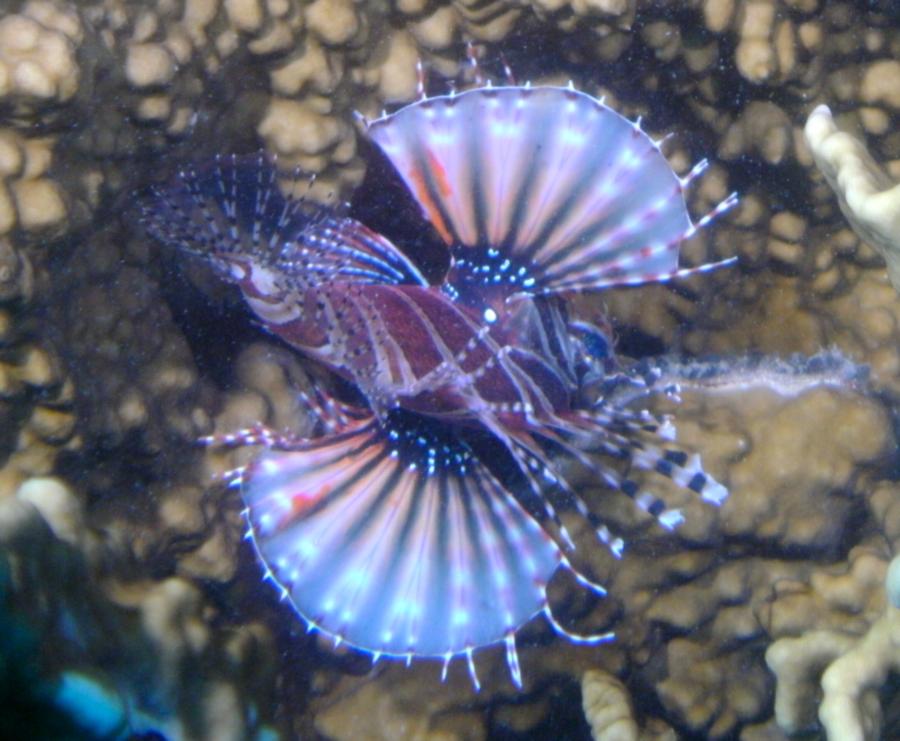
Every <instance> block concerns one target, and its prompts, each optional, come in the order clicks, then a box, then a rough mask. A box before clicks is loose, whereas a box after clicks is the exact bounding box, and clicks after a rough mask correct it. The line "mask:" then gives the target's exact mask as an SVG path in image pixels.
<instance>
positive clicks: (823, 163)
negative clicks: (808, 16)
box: [805, 62, 900, 290]
mask: <svg viewBox="0 0 900 741" xmlns="http://www.w3.org/2000/svg"><path fill="white" fill-rule="evenodd" d="M886 64H888V65H889V66H891V70H892V71H893V77H897V76H898V75H900V65H897V64H896V63H893V65H892V64H891V63H889V62H888V63H886ZM894 66H896V67H897V68H898V69H894ZM882 74H884V75H888V76H889V77H890V76H891V72H890V71H886V72H884V73H882ZM885 95H887V96H893V95H898V94H897V93H893V92H892V91H890V90H888V91H885ZM867 97H870V98H873V99H875V100H877V99H878V98H881V97H883V96H882V95H881V94H877V95H876V94H875V93H874V92H871V91H870V93H869V95H868V96H867ZM894 107H897V108H900V100H898V101H897V105H896V106H894ZM805 133H806V141H807V142H808V143H809V147H810V149H811V150H812V153H813V156H814V157H815V159H816V164H817V165H818V166H819V169H820V170H821V171H822V173H823V174H824V175H825V178H826V179H827V180H828V183H829V184H830V185H831V187H832V188H833V189H834V191H835V194H836V195H837V197H838V200H839V202H840V204H841V211H843V212H844V215H845V216H846V217H847V220H848V221H849V222H850V225H851V226H852V227H853V229H854V231H856V233H857V234H858V235H859V236H860V237H861V238H862V239H864V240H865V241H867V242H869V243H870V244H871V245H873V246H874V247H876V248H877V249H878V251H879V252H880V253H881V255H882V257H884V259H885V260H886V261H887V266H888V275H889V276H890V278H891V283H893V284H894V288H896V289H897V290H900V238H898V236H897V235H898V234H900V184H897V183H896V182H894V181H892V180H891V179H890V178H889V177H888V175H887V174H886V173H885V172H884V170H883V169H882V168H881V167H880V166H879V165H878V164H877V163H876V162H875V160H873V159H872V156H871V155H870V154H869V152H868V151H867V150H866V148H865V145H863V143H862V142H860V141H859V140H858V139H855V138H854V137H852V136H851V135H850V134H848V133H846V132H844V131H841V130H839V129H838V127H837V124H835V122H834V119H833V118H832V115H831V110H830V109H829V108H828V106H825V105H820V106H818V107H817V108H816V109H815V110H813V112H812V113H810V114H809V118H808V119H807V121H806V128H805Z"/></svg>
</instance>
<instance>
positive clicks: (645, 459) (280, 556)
mask: <svg viewBox="0 0 900 741" xmlns="http://www.w3.org/2000/svg"><path fill="white" fill-rule="evenodd" d="M363 124H364V126H365V128H366V131H367V133H368V136H369V137H370V138H371V140H372V141H373V142H374V143H375V144H376V145H377V146H378V147H380V149H381V150H382V152H383V153H384V154H385V155H386V157H387V158H388V160H389V161H390V163H392V165H393V167H394V168H396V170H397V172H398V173H399V175H400V176H401V177H402V180H403V181H404V182H405V185H406V186H407V187H408V189H409V191H410V192H411V194H412V196H413V197H414V199H415V200H416V201H417V202H418V205H419V206H420V207H421V210H422V212H423V214H424V216H425V218H426V219H427V220H428V221H429V222H430V224H431V225H432V226H433V227H434V229H435V230H436V232H437V234H438V235H439V236H440V238H441V239H442V240H443V242H444V243H446V249H447V250H448V251H449V258H450V259H449V269H448V270H447V272H446V274H445V275H444V276H443V278H442V279H441V280H440V281H439V282H436V283H429V282H428V281H427V280H426V278H425V277H424V276H423V273H422V272H421V271H420V269H419V267H417V265H416V263H415V262H414V261H413V260H412V259H411V257H410V256H408V255H407V254H405V253H404V252H403V251H402V250H401V249H399V248H398V247H397V246H395V245H394V244H393V243H391V242H390V241H389V240H388V239H387V238H386V237H384V236H382V235H381V234H378V233H376V232H374V231H372V230H370V229H369V228H367V227H366V226H364V225H363V224H362V223H360V222H359V221H357V220H354V219H352V218H350V217H348V216H346V215H342V213H340V212H339V211H337V210H333V209H326V208H322V207H314V206H312V205H311V204H309V203H307V202H305V201H304V200H302V199H293V198H289V197H286V196H284V195H282V193H281V191H280V190H279V187H278V183H277V180H278V173H277V171H276V168H275V166H274V164H273V163H271V162H269V161H268V160H267V159H266V158H265V157H263V156H262V155H259V156H256V157H252V156H251V157H250V158H246V157H244V158H238V157H220V158H217V159H216V160H215V161H214V162H212V163H210V164H208V165H206V166H204V167H197V168H187V169H184V170H182V171H181V172H180V173H179V175H178V177H177V178H176V179H175V180H174V181H173V182H172V183H171V184H170V185H168V186H166V187H163V188H158V189H156V190H155V191H154V196H153V198H152V199H151V200H150V201H149V202H148V203H146V204H145V205H144V213H143V220H144V223H145V224H146V226H147V228H148V230H149V232H150V233H151V234H152V235H153V236H155V237H156V238H158V239H159V240H161V241H162V242H165V243H169V244H172V245H175V246H176V247H178V248H180V249H183V250H187V251H189V252H191V253H195V254H199V255H202V256H203V257H204V258H206V259H207V260H208V261H209V262H210V263H211V264H212V265H213V266H214V267H215V268H216V269H217V270H218V271H219V272H220V273H221V275H223V276H224V277H225V278H226V279H227V280H229V281H231V282H233V283H235V284H237V286H239V288H240V290H241V291H242V293H243V296H244V298H245V300H246V302H247V304H249V306H250V308H251V309H252V310H253V312H254V313H255V314H256V316H257V317H258V318H259V319H260V320H261V321H262V323H263V324H264V326H265V327H266V328H267V329H268V330H269V331H271V332H273V333H274V334H276V335H277V336H278V337H280V338H281V339H282V340H284V341H285V342H286V343H287V344H289V345H290V346H292V347H293V348H296V349H297V350H299V351H300V352H301V353H303V354H304V355H305V356H306V357H307V358H310V359H312V360H314V361H318V363H321V364H322V365H324V366H326V367H327V368H328V369H330V370H331V371H333V372H334V373H335V374H337V375H338V376H340V377H342V378H343V379H344V380H345V381H349V382H350V384H352V386H354V387H355V388H356V390H358V392H359V398H360V399H361V400H362V401H359V402H356V403H349V402H345V401H339V400H338V399H337V398H336V397H335V396H333V395H329V393H327V392H326V391H325V390H324V389H317V390H316V391H314V392H312V393H311V394H306V395H305V396H304V397H303V399H304V401H305V403H306V406H307V407H308V408H309V409H310V410H311V411H313V412H315V413H316V415H317V418H318V420H319V422H320V423H321V424H320V432H321V434H320V435H319V436H316V437H300V436H297V435H290V434H286V433H276V432H273V431H271V430H267V429H264V428H262V427H256V428H253V429H250V430H243V431H240V432H236V433H235V434H233V435H227V436H220V437H219V438H216V440H217V441H218V442H225V443H231V444H235V445H261V446H262V452H260V453H259V454H258V455H257V457H256V458H255V459H254V460H252V462H251V463H250V464H249V465H247V466H246V467H244V468H243V469H241V470H239V471H237V472H235V474H234V476H233V483H234V484H235V485H237V486H239V487H240V489H241V493H242V496H243V500H244V502H245V505H246V509H245V510H244V514H245V516H246V521H247V523H248V526H249V527H248V533H247V537H248V539H249V540H250V541H251V542H252V544H253V546H254V547H255V550H256V552H257V554H258V557H259V559H260V561H261V562H262V564H263V567H264V570H265V578H266V579H267V580H270V581H271V582H273V583H274V584H275V585H276V586H277V588H278V589H279V590H280V593H281V596H282V598H283V599H286V600H289V601H290V603H291V604H292V605H293V607H294V609H295V610H296V612H297V613H298V614H299V616H300V617H301V618H302V620H303V621H305V623H306V625H307V626H308V628H309V630H310V631H320V632H322V633H323V634H326V635H327V636H329V637H331V638H332V639H333V641H334V643H335V644H340V643H345V644H348V645H350V646H352V647H354V648H356V649H358V650H360V651H363V652H366V653H368V654H369V655H371V657H372V659H373V661H375V660H377V659H379V658H381V657H383V656H384V657H389V658H396V659H403V660H405V661H406V662H407V663H409V662H410V661H411V660H412V659H413V658H416V659H418V658H432V659H438V660H440V661H442V662H443V671H442V678H446V675H447V669H448V666H449V665H450V663H451V661H452V660H453V659H454V658H456V657H464V659H465V661H466V663H467V666H468V671H469V674H470V676H471V680H472V683H473V685H474V687H475V688H476V689H478V688H479V687H480V683H479V679H478V675H477V672H476V667H475V662H474V660H473V653H474V652H475V651H476V650H478V649H480V648H482V647H486V646H489V645H493V644H505V649H506V657H507V663H508V666H509V672H510V675H511V678H512V681H513V682H514V683H515V685H516V686H517V687H519V688H521V686H522V676H521V670H520V667H519V658H518V654H517V650H516V633H517V631H518V630H519V629H520V628H521V627H522V626H523V625H524V624H525V623H527V622H529V621H530V620H531V619H532V618H533V617H535V616H537V615H538V614H539V613H540V614H543V616H544V617H545V618H546V620H547V621H548V622H549V624H550V625H551V626H552V627H553V629H554V630H555V631H556V632H558V633H559V634H561V635H563V636H565V637H567V638H568V639H570V640H572V641H575V642H579V643H589V644H594V643H600V642H603V641H607V640H610V639H611V638H612V637H613V636H612V634H611V633H603V634H597V635H578V634H575V633H573V632H571V631H569V630H568V629H566V628H565V627H564V626H563V625H562V624H561V623H560V622H559V621H558V620H557V619H556V617H555V616H554V614H553V612H552V610H551V607H550V605H549V604H548V599H547V591H546V587H547V584H548V582H549V580H550V579H551V577H552V576H553V575H554V574H555V572H557V571H558V570H560V569H564V570H567V571H568V572H570V573H571V575H572V576H573V577H574V579H575V580H577V582H578V583H579V584H580V585H582V586H583V587H585V588H586V589H589V590H591V591H592V592H594V593H596V594H598V595H603V594H605V590H604V588H603V587H602V586H601V585H599V584H597V583H596V582H595V581H593V580H592V579H591V578H590V577H589V576H588V575H586V574H584V573H582V571H580V570H579V569H578V568H577V567H576V566H575V565H573V563H572V561H571V560H570V555H571V554H572V552H573V551H574V550H575V546H574V543H573V542H572V538H571V537H570V534H569V533H568V531H567V529H566V527H565V526H564V524H563V523H562V522H561V520H560V516H559V511H560V510H561V508H562V507H569V508H571V507H574V508H575V509H576V510H577V511H578V513H579V514H580V515H581V516H583V517H584V518H586V519H587V520H588V521H589V522H590V524H591V527H592V529H593V530H594V531H595V532H596V535H597V538H598V539H599V541H600V542H601V543H602V544H603V545H604V546H606V547H607V548H609V549H610V550H611V551H612V553H613V554H614V555H615V556H617V557H618V556H619V555H620V554H621V550H622V546H623V543H622V540H621V539H620V538H619V537H616V536H615V535H614V533H612V532H611V531H610V529H609V528H608V527H607V526H606V525H604V524H603V522H602V520H601V519H600V518H599V517H598V516H597V515H595V513H593V512H591V511H590V509H589V508H588V505H587V504H586V502H585V501H584V500H583V498H582V497H581V496H580V495H579V494H578V492H577V491H575V490H574V489H573V487H572V486H571V485H570V484H569V483H568V482H567V480H566V477H565V476H564V474H563V473H562V471H561V467H560V463H559V461H561V460H565V459H568V460H574V461H577V462H578V464H579V465H581V466H584V467H585V468H586V469H587V470H588V471H590V472H591V473H592V474H593V475H595V476H596V477H597V478H598V479H599V480H600V481H602V482H604V484H605V485H606V486H607V487H608V488H609V489H612V490H615V491H617V492H619V493H621V494H622V495H625V496H627V497H630V498H631V499H632V500H633V501H634V503H635V505H636V506H638V507H640V508H641V509H642V510H645V511H646V512H648V513H650V514H651V515H652V516H654V517H655V518H656V519H657V521H658V522H659V523H660V524H661V525H662V526H664V527H666V528H673V527H674V526H676V525H677V524H678V522H679V521H680V519H681V515H680V513H679V512H678V511H676V510H670V509H667V508H666V506H665V504H664V503H663V502H662V500H660V499H659V498H657V497H655V496H654V495H653V494H651V493H649V492H647V491H646V490H644V489H642V487H641V486H640V485H639V484H638V483H637V482H636V481H635V480H633V479H632V478H629V477H628V476H627V475H625V474H623V473H621V471H622V470H623V469H624V470H626V471H627V470H631V469H644V470H648V471H655V472H657V473H658V474H662V475H664V476H666V477H669V478H670V479H672V480H673V481H674V482H675V483H677V484H678V485H680V486H682V487H686V488H687V489H690V490H693V491H694V492H696V493H697V494H698V495H699V496H700V497H702V498H703V499H704V500H706V501H707V502H710V503H712V504H719V503H720V502H722V500H723V499H724V498H725V497H726V496H727V491H726V489H725V487H724V486H723V485H721V484H720V483H718V482H716V481H715V480H714V479H713V478H712V477H711V476H710V475H709V474H707V473H705V472H704V470H703V468H702V466H701V463H700V460H699V457H698V456H697V455H688V454H686V453H685V452H683V451H681V450H678V449H675V448H674V447H673V446H672V444H671V441H672V437H673V435H672V426H671V423H670V422H668V421H667V420H663V419H657V418H655V417H654V416H652V415H651V414H650V413H649V412H647V411H645V410H641V409H637V410H636V409H632V408H631V405H630V404H627V405H626V404H623V403H619V402H618V401H617V397H616V396H615V395H612V394H610V395H604V394H602V393H601V394H600V395H599V398H597V395H596V394H595V398H593V399H588V400H585V399H584V394H583V393H581V392H582V391H583V389H584V385H585V382H586V379H587V378H588V377H591V376H593V377H596V376H597V375H598V374H599V375H600V377H601V378H602V377H606V376H608V375H609V374H611V373H616V372H617V371H615V370H611V369H610V357H609V354H610V352H611V351H610V349H609V348H610V346H611V336H610V331H609V329H608V327H607V326H606V325H604V324H603V323H602V322H601V323H600V324H597V323H592V322H590V321H583V320H579V319H577V318H573V317H571V316H570V308H569V306H568V298H569V297H570V296H571V295H573V294H575V293H577V292H583V291H597V290H600V289H603V288H607V287H611V286H632V285H640V284H645V283H654V282H661V281H667V280H670V279H673V278H679V277H682V276H687V275H691V274H694V273H703V272H706V271H709V270H711V269H714V268H717V267H719V266H721V265H724V264H727V263H728V262H730V261H723V262H719V263H711V264H705V265H701V266H699V267H691V268H681V267H679V264H678V263H679V259H678V255H679V246H680V244H681V243H682V241H683V240H684V239H686V238H688V237H690V236H691V235H692V234H694V232H695V231H696V230H697V229H698V228H700V227H702V226H704V225H705V224H707V223H708V222H709V221H710V220H711V219H713V218H714V217H716V216H717V215H718V214H720V213H722V212H724V211H725V210H726V209H728V208H730V207H731V206H732V205H733V204H734V203H735V202H736V196H735V195H734V194H732V195H731V196H729V197H728V198H727V199H725V200H724V201H723V202H722V203H720V204H719V205H718V206H717V207H716V208H714V209H713V210H712V212H711V213H710V214H709V215H707V216H705V217H704V218H702V219H700V220H699V221H698V222H697V223H694V222H693V221H692V220H691V218H690V215H689V213H688V210H687V207H686V204H685V199H684V191H685V188H686V186H687V185H688V183H689V182H690V181H691V180H692V179H693V178H694V177H696V176H697V175H698V174H699V173H700V172H702V170H703V169H704V167H705V166H706V163H705V161H704V162H701V163H699V164H698V165H697V166H696V167H695V168H694V169H693V170H692V171H691V172H690V173H689V174H688V175H687V176H686V177H683V178H682V177H679V176H677V175H676V174H675V173H674V172H673V170H672V168H671V167H670V166H669V164H668V162H667V160H666V158H665V157H664V156H663V154H662V153H661V151H660V142H657V141H655V140H653V139H652V138H651V137H649V136H648V135H647V134H645V133H644V132H643V131H642V130H641V127H640V121H638V122H636V123H633V122H631V121H629V120H627V119H626V118H624V117H622V116H620V115H619V114H618V113H616V112H615V111H613V110H612V109H610V108H609V107H607V106H606V105H605V104H604V103H603V101H601V100H597V99H595V98H593V97H591V96H589V95H587V94H585V93H582V92H579V91H576V90H575V89H573V88H572V87H571V85H570V86H569V87H568V88H563V87H549V86H547V87H537V86H536V87H531V86H517V85H513V84H509V85H505V86H490V85H488V86H481V87H477V88H475V89H471V90H468V91H466V92H462V93H453V94H448V95H443V96H436V97H425V96H424V95H423V96H422V97H421V99H419V100H418V101H417V102H415V103H413V104H410V105H407V106H406V107H403V108H401V109H399V110H397V111H396V112H394V113H391V114H384V115H382V117H381V118H378V119H377V120H374V121H363ZM413 257H414V256H413ZM298 393H299V392H298ZM631 396H632V397H634V396H639V394H632V395H631ZM609 459H616V460H618V461H620V463H619V464H608V463H606V462H604V461H608V460H609Z"/></svg>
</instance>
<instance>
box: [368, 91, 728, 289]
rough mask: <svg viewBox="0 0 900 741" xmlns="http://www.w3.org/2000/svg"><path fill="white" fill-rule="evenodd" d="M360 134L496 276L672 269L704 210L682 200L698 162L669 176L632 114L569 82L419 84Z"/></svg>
mask: <svg viewBox="0 0 900 741" xmlns="http://www.w3.org/2000/svg"><path fill="white" fill-rule="evenodd" d="M369 135H370V136H371V137H372V139H373V140H374V141H375V142H376V143H377V144H378V145H379V146H380V147H381V148H382V150H384V152H385V154H386V155H387V156H388V158H389V159H390V160H391V162H392V163H393V164H394V166H395V167H396V168H397V170H398V171H399V172H400V174H401V176H402V177H403V179H404V180H405V182H406V184H407V186H408V187H409V189H410V191H411V192H412V194H413V195H414V196H415V198H416V199H417V200H418V202H419V204H420V205H421V207H422V209H423V211H424V212H425V215H426V216H427V217H428V218H429V219H430V221H431V222H432V224H433V225H434V226H435V227H436V229H437V230H438V232H439V233H440V234H441V235H442V237H443V238H444V240H445V241H446V242H447V243H448V244H450V245H451V246H452V247H453V249H454V250H455V252H456V255H457V257H460V258H462V257H465V256H466V255H467V253H471V252H472V249H471V248H476V247H480V248H482V249H486V248H493V249H494V250H498V251H499V259H500V260H504V259H505V260H507V261H508V263H509V262H510V261H511V266H510V265H509V264H507V265H506V267H505V268H502V270H504V271H505V274H504V275H502V276H501V279H502V280H504V281H505V280H506V279H507V278H509V277H510V276H512V275H515V274H516V271H517V270H519V269H521V270H523V271H525V272H526V273H527V274H528V276H530V277H526V278H524V281H527V282H524V284H523V281H522V280H520V281H519V285H524V288H525V289H527V290H526V292H527V293H553V292H558V291H562V290H575V289H596V288H602V287H605V286H608V285H619V284H623V283H624V284H637V283H647V282H653V281H660V280H667V279H669V278H673V277H679V276H681V275H684V274H686V273H685V272H684V270H683V269H681V270H680V269H679V266H678V250H679V246H680V244H681V242H682V240H684V239H685V238H687V237H688V236H690V235H691V234H693V232H694V231H695V230H696V228H698V227H699V226H701V225H702V223H705V221H704V222H702V223H700V224H698V225H697V226H695V225H694V224H693V223H692V221H691V219H690V216H689V214H688V211H687V208H686V206H685V202H684V188H685V186H686V185H687V183H688V181H689V180H690V178H691V177H692V176H693V175H695V174H697V173H699V172H700V171H701V169H702V168H701V167H698V168H696V171H695V172H694V173H692V175H691V176H689V177H688V178H685V179H681V178H679V177H678V176H677V175H676V174H675V173H674V172H673V171H672V168H671V167H670V166H669V163H668V162H667V161H666V158H665V157H664V156H663V155H662V153H661V152H660V151H659V145H658V143H657V142H655V141H654V140H653V139H651V138H650V137H649V136H647V135H646V134H645V133H644V132H643V131H641V129H640V126H639V124H635V123H632V122H630V121H628V120H627V119H625V118H623V117H622V116H620V115H619V114H617V113H616V112H615V111H613V110H612V109H610V108H608V107H607V106H605V105H603V103H602V102H601V101H598V100H596V99H594V98H592V97H591V96H589V95H586V94H584V93H580V92H577V91H575V90H572V89H566V88H558V87H537V88H530V87H499V88H491V87H487V88H480V89H476V90H469V91H467V92H465V93H462V94H460V95H450V96H443V97H436V98H428V99H424V100H421V101H419V102H417V103H413V104H412V105H409V106H407V107H405V108H402V109H401V110H399V111H397V112H396V113H394V114H392V115H389V116H386V117H384V118H381V119H378V120H377V121H374V122H372V123H371V124H370V125H369ZM734 202H735V198H734V197H729V198H728V199H726V201H724V202H723V204H722V205H721V206H720V207H718V208H717V209H716V210H715V212H714V213H720V212H721V211H724V210H725V209H726V208H728V207H730V206H731V205H733V203H734ZM467 248H468V249H467ZM710 267H713V266H704V268H703V269H709V268H710ZM498 280H499V279H498Z"/></svg>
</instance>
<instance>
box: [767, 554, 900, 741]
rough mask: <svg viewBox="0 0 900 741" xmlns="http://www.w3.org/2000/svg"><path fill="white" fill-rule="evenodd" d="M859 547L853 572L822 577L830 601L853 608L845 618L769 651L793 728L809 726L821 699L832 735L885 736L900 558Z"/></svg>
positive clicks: (782, 717) (782, 722)
mask: <svg viewBox="0 0 900 741" xmlns="http://www.w3.org/2000/svg"><path fill="white" fill-rule="evenodd" d="M853 555H854V554H851V558H852V568H853V572H852V580H848V579H846V578H845V579H844V580H843V581H844V583H843V584H842V583H841V580H840V577H834V576H822V577H820V579H819V585H818V586H820V590H819V591H821V593H822V594H823V596H824V598H825V601H826V604H827V605H828V607H830V608H831V609H832V610H834V609H835V608H837V609H838V610H840V611H841V612H842V613H844V614H845V615H846V616H847V617H846V618H845V620H844V621H842V622H843V624H836V625H833V626H831V625H827V623H826V624H825V625H822V627H817V628H814V629H810V630H807V631H806V632H804V633H802V634H801V635H799V636H797V637H785V638H780V639H779V640H777V641H775V642H774V643H773V644H772V645H771V646H770V647H769V648H768V650H767V651H766V662H767V663H768V665H769V667H770V668H771V669H772V671H773V672H774V673H775V674H776V676H777V678H778V684H777V695H776V699H775V714H776V719H777V720H778V724H779V726H781V727H782V728H783V729H785V730H786V731H788V732H799V731H802V730H804V729H806V728H808V727H810V726H811V724H812V722H813V720H814V718H815V714H816V705H817V704H818V717H819V719H820V720H821V723H822V726H823V728H824V730H825V732H826V734H827V736H828V738H829V739H850V740H852V741H864V740H865V739H876V738H881V737H882V727H883V718H882V710H881V706H880V702H879V696H878V693H879V691H880V690H881V688H882V687H883V685H884V683H885V680H886V678H887V675H888V674H889V673H891V672H896V671H897V669H898V667H900V664H898V661H900V632H898V631H900V610H898V584H897V582H898V579H897V574H898V573H900V560H898V559H897V558H896V557H895V558H894V559H893V560H892V561H891V562H890V564H887V563H886V562H885V561H884V560H883V559H882V558H880V557H879V556H878V555H876V554H873V553H871V552H865V551H857V552H856V554H855V558H853ZM847 582H849V583H847ZM882 585H883V587H884V589H883V590H882V589H881V587H882ZM879 612H880V614H878V613H879ZM817 622H823V621H821V620H819V621H817Z"/></svg>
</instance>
